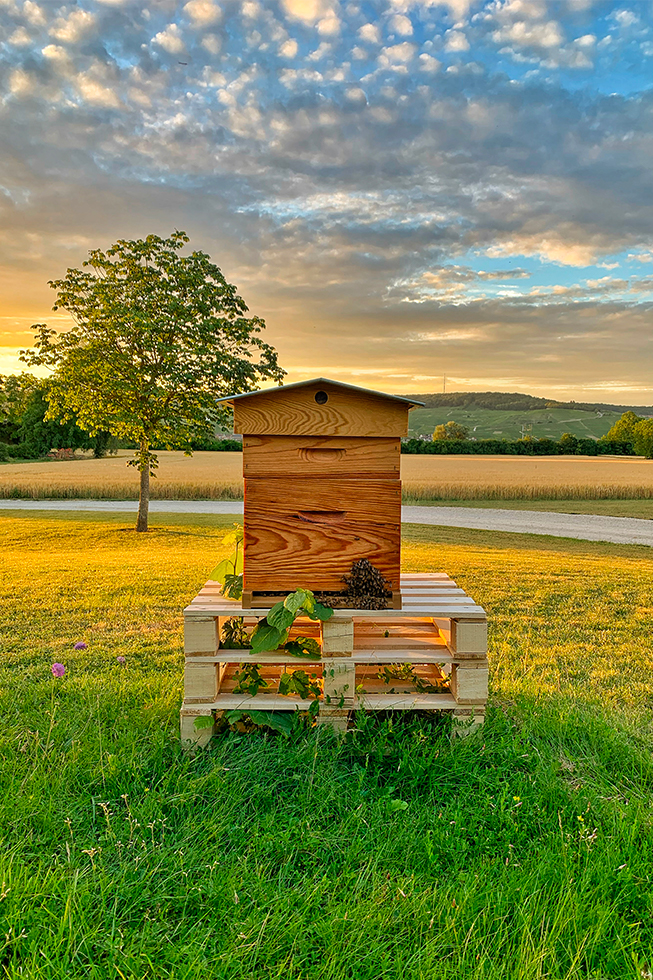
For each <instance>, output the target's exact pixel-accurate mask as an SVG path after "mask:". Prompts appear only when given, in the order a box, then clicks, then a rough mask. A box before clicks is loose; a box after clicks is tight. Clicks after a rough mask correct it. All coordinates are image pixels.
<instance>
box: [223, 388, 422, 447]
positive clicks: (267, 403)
mask: <svg viewBox="0 0 653 980" xmlns="http://www.w3.org/2000/svg"><path fill="white" fill-rule="evenodd" d="M321 391H323V392H325V393H326V394H327V396H328V400H327V401H326V402H325V403H324V404H318V402H316V401H315V396H316V394H317V393H318V392H321ZM408 409H409V406H408V405H407V404H404V403H402V402H393V401H390V400H388V399H387V398H383V397H378V396H376V395H374V394H371V393H370V394H368V393H367V392H365V393H359V392H353V391H348V390H346V389H343V388H339V387H337V386H336V385H330V384H329V383H328V382H324V383H320V384H312V385H307V386H306V387H302V388H295V389H284V388H274V389H272V390H271V391H264V392H261V393H260V394H259V393H257V394H256V395H255V396H252V397H250V398H244V399H236V401H234V432H242V433H243V435H282V436H363V437H365V436H371V437H376V436H394V437H395V438H398V437H401V436H405V435H408Z"/></svg>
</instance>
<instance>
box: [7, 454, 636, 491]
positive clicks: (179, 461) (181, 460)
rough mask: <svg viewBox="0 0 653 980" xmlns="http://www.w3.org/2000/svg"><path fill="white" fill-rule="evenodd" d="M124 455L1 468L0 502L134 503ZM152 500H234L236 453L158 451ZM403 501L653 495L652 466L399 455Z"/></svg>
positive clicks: (238, 471)
mask: <svg viewBox="0 0 653 980" xmlns="http://www.w3.org/2000/svg"><path fill="white" fill-rule="evenodd" d="M130 458H131V453H129V451H127V450H125V451H122V452H120V453H119V454H118V455H117V456H110V457H108V458H107V459H90V458H80V459H76V460H70V461H63V460H40V461H38V462H30V463H6V464H0V498H5V499H7V498H16V499H18V498H31V499H35V500H43V499H47V498H50V499H68V498H87V499H88V498H97V499H104V500H121V499H122V500H132V499H136V498H137V497H138V473H137V471H136V470H135V469H134V468H133V467H129V466H127V465H126V464H127V461H128V460H129V459H130ZM159 460H160V465H159V469H158V470H157V477H156V479H154V480H152V498H153V499H158V500H240V499H242V495H243V485H242V455H241V454H240V453H197V454H196V455H195V456H192V457H188V456H184V454H183V453H181V452H161V453H159ZM401 475H402V480H403V485H404V486H403V488H404V499H405V500H407V501H424V500H480V499H485V500H530V499H532V500H537V499H540V500H574V499H577V500H583V499H585V500H589V499H608V500H609V499H615V500H618V499H648V498H653V462H652V461H650V460H646V459H642V458H640V457H634V458H633V457H616V456H615V457H605V456H603V457H601V456H598V457H585V456H548V457H547V456H537V457H524V456H408V455H407V456H402V460H401Z"/></svg>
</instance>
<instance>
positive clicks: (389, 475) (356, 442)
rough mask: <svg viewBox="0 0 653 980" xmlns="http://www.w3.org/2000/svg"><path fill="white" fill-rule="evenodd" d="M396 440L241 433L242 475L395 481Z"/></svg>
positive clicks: (398, 455)
mask: <svg viewBox="0 0 653 980" xmlns="http://www.w3.org/2000/svg"><path fill="white" fill-rule="evenodd" d="M400 460H401V441H400V440H399V439H388V438H383V439H376V438H375V439H356V438H352V437H344V438H343V437H342V436H321V437H315V438H310V437H308V436H269V435H260V436H245V437H244V438H243V474H244V476H245V477H248V478H251V477H279V476H292V477H293V478H294V479H297V478H301V479H303V478H306V477H313V478H316V477H320V478H324V477H334V478H347V479H377V480H378V479H382V480H393V479H394V480H399V478H400V477H399V472H400Z"/></svg>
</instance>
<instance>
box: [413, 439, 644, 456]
mask: <svg viewBox="0 0 653 980" xmlns="http://www.w3.org/2000/svg"><path fill="white" fill-rule="evenodd" d="M401 451H402V453H408V454H412V455H418V454H420V455H421V454H423V455H426V456H428V455H436V456H437V455H454V454H459V455H465V456H471V455H478V456H635V455H636V453H635V450H634V449H633V447H632V445H631V443H629V442H612V441H607V440H605V441H604V440H601V441H600V442H597V441H596V440H595V439H579V438H577V437H576V436H571V437H569V436H568V437H567V438H566V439H561V440H560V441H556V440H555V439H520V440H519V441H518V442H510V441H509V440H508V439H479V440H478V441H476V442H472V441H471V440H469V439H436V440H435V441H433V442H426V441H425V440H424V439H406V440H405V441H403V442H402V444H401Z"/></svg>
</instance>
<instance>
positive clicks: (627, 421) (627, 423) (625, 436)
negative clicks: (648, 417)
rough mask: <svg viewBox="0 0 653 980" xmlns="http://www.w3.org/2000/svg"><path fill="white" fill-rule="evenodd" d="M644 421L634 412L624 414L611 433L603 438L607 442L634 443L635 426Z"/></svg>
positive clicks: (607, 433)
mask: <svg viewBox="0 0 653 980" xmlns="http://www.w3.org/2000/svg"><path fill="white" fill-rule="evenodd" d="M641 421H642V419H641V417H640V416H639V415H635V413H634V412H624V414H623V415H622V416H621V418H620V419H617V421H616V422H615V424H614V425H613V426H612V428H611V429H610V431H609V432H606V434H605V435H604V436H602V437H601V438H602V439H603V440H604V441H605V442H632V443H634V440H635V426H636V425H638V423H639V422H641Z"/></svg>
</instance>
